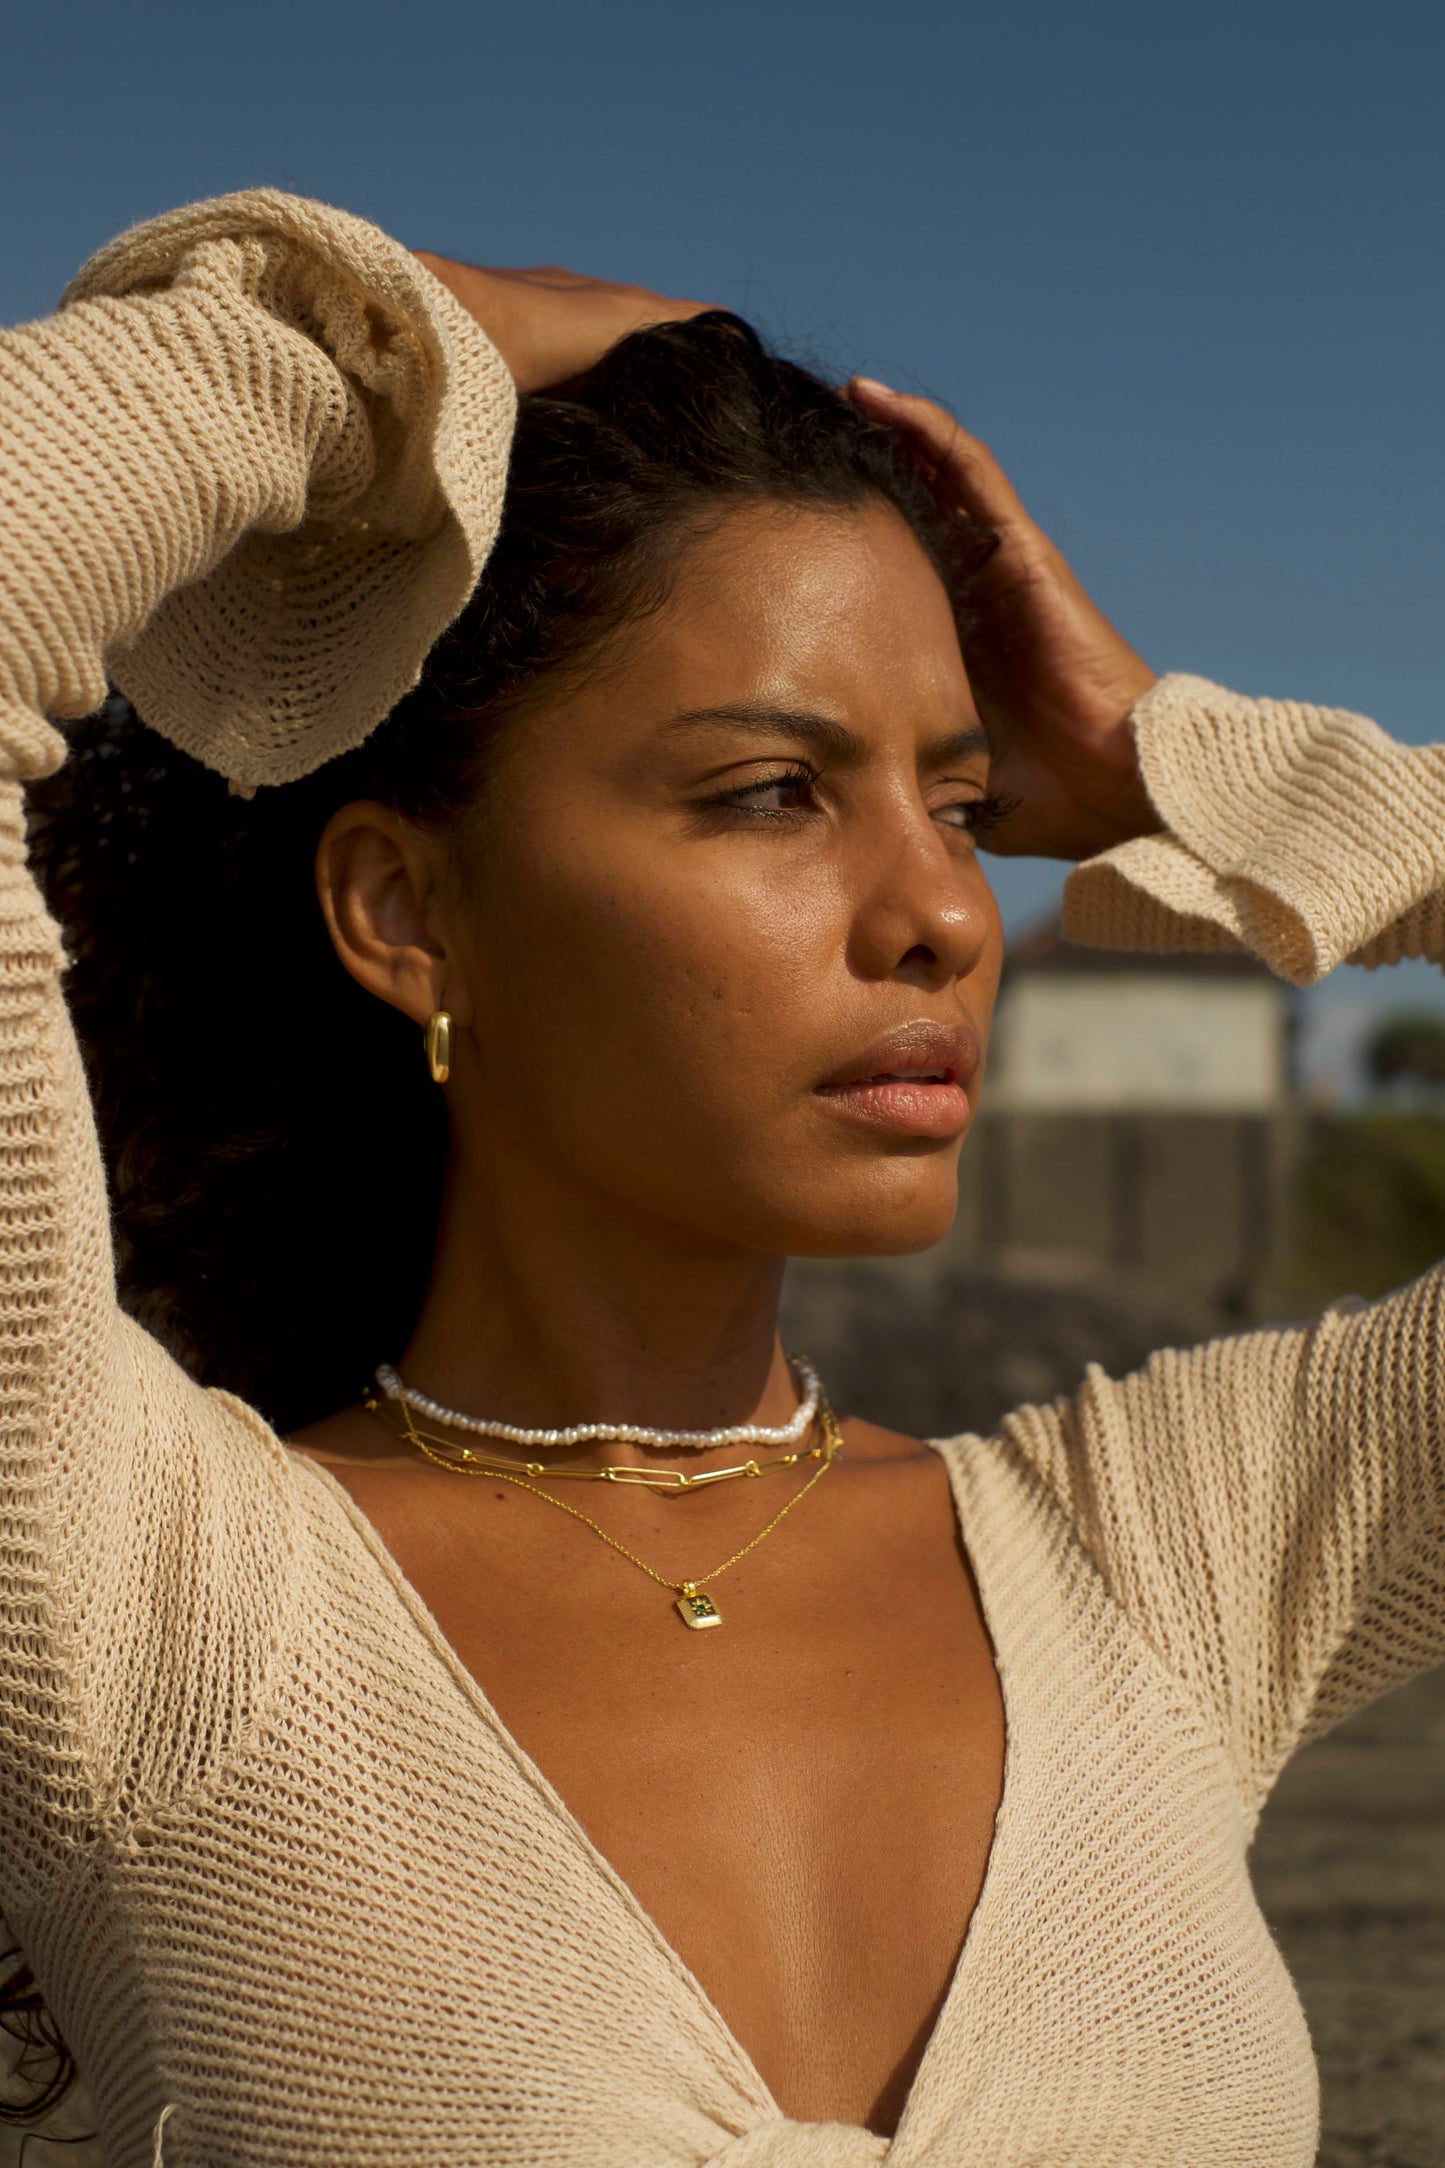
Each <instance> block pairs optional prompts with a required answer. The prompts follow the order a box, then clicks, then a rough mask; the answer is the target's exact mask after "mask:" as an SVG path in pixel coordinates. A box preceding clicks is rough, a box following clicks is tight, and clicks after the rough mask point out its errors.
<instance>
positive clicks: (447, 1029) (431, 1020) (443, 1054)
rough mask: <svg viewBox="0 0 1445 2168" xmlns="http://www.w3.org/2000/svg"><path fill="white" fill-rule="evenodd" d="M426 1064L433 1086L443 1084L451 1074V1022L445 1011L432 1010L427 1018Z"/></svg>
mask: <svg viewBox="0 0 1445 2168" xmlns="http://www.w3.org/2000/svg"><path fill="white" fill-rule="evenodd" d="M426 1064H427V1067H428V1068H429V1069H430V1071H431V1080H432V1082H433V1084H445V1082H446V1080H447V1078H448V1077H449V1076H450V1075H451V1073H452V1020H451V1018H450V1017H449V1016H448V1014H447V1012H446V1010H445V1009H433V1010H432V1013H431V1015H430V1016H429V1017H428V1018H427V1023H426Z"/></svg>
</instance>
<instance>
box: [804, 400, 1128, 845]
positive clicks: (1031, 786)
mask: <svg viewBox="0 0 1445 2168" xmlns="http://www.w3.org/2000/svg"><path fill="white" fill-rule="evenodd" d="M845 388H846V391H847V394H848V396H849V398H850V399H851V400H852V401H853V403H854V405H855V406H856V407H857V408H858V410H859V412H860V413H863V414H866V415H867V417H868V419H869V420H870V421H878V422H886V423H888V424H889V426H890V427H892V428H894V429H896V430H898V432H899V434H900V435H901V436H903V437H904V438H905V439H906V441H907V442H908V443H909V445H910V446H911V447H912V449H913V450H914V452H915V453H916V454H917V455H918V458H919V459H920V461H921V462H922V464H923V466H924V468H925V469H926V471H927V472H928V474H929V476H930V478H931V479H932V481H933V484H934V487H935V488H936V489H937V490H938V491H939V493H940V494H941V496H942V497H943V499H944V501H945V503H948V504H951V505H954V506H956V507H957V508H958V509H959V510H960V511H962V512H966V513H967V514H969V516H970V517H971V518H973V519H975V520H977V521H978V522H979V524H980V525H981V526H984V527H991V528H992V529H993V530H994V532H995V533H996V534H997V536H998V538H999V546H998V548H997V550H996V551H995V552H994V554H993V556H992V557H991V558H990V559H989V561H988V563H987V564H986V565H985V566H984V568H983V570H982V572H981V573H979V574H978V576H977V578H976V579H975V581H974V583H973V585H972V586H971V588H970V590H969V601H970V602H971V603H972V604H973V606H974V607H975V609H976V610H977V613H978V616H977V624H976V627H975V629H974V631H973V632H972V633H970V635H969V637H968V639H967V641H966V643H965V647H964V661H965V663H966V665H967V668H968V675H969V682H970V684H971V685H972V687H973V691H974V698H975V699H976V700H977V702H978V710H979V717H980V720H981V721H982V723H983V725H984V728H985V729H986V730H987V732H988V734H989V739H990V742H991V744H992V746H993V761H992V764H991V768H990V774H989V788H990V790H991V791H996V792H997V793H998V794H999V795H1000V796H1001V797H1005V798H1012V799H1016V800H1017V801H1018V807H1017V811H1016V812H1014V813H1012V814H1010V815H1009V817H1008V818H1007V819H1006V820H1004V821H1003V822H1001V823H1000V825H999V826H998V827H997V828H996V829H994V830H993V832H992V834H991V835H990V838H989V842H988V846H987V847H988V849H990V850H993V851H999V852H1003V853H1005V854H1007V855H1009V856H1018V855H1022V854H1025V853H1035V854H1037V855H1038V856H1040V857H1045V858H1089V857H1092V855H1093V854H1094V852H1095V851H1101V850H1106V849H1107V848H1108V847H1109V845H1110V844H1113V843H1122V842H1124V841H1125V840H1126V839H1127V838H1128V837H1130V836H1138V835H1151V834H1154V833H1155V832H1157V830H1158V829H1159V827H1160V825H1161V824H1160V821H1159V817H1158V815H1157V814H1156V813H1155V811H1154V808H1153V807H1152V805H1151V804H1150V802H1149V798H1148V794H1147V792H1146V791H1145V789H1144V784H1143V779H1142V778H1141V776H1140V773H1139V764H1138V759H1137V756H1136V752H1135V746H1134V733H1133V731H1132V729H1131V728H1130V724H1129V716H1130V712H1131V710H1132V709H1133V706H1134V703H1135V701H1136V700H1138V699H1139V698H1140V696H1141V695H1142V694H1144V693H1146V692H1147V691H1148V690H1149V687H1150V686H1151V685H1153V684H1155V683H1156V682H1157V678H1156V674H1155V672H1154V671H1152V670H1151V669H1150V668H1149V665H1148V664H1147V663H1146V662H1145V661H1144V660H1143V659H1142V657H1141V656H1139V655H1137V654H1136V653H1135V652H1134V650H1133V648H1132V647H1130V645H1129V643H1128V641H1127V640H1125V639H1124V637H1123V635H1122V634H1121V633H1118V632H1116V631H1115V629H1114V627H1113V626H1112V625H1111V624H1110V623H1109V620H1108V619H1107V618H1106V617H1105V616H1104V614H1103V612H1102V611H1101V610H1099V609H1098V608H1096V606H1095V605H1094V604H1093V603H1092V602H1091V601H1090V600H1089V597H1088V596H1087V595H1086V594H1085V592H1084V590H1083V588H1082V587H1081V586H1080V585H1079V582H1078V581H1077V579H1075V577H1074V575H1073V573H1072V572H1071V571H1070V569H1069V567H1068V565H1067V564H1066V563H1065V561H1064V559H1063V558H1062V557H1061V556H1060V554H1059V552H1058V550H1057V549H1055V547H1054V545H1053V543H1052V542H1051V541H1050V540H1049V538H1048V536H1047V535H1046V534H1043V533H1042V532H1041V531H1040V529H1039V528H1037V527H1036V526H1035V525H1034V523H1033V521H1032V520H1031V519H1030V518H1029V516H1028V514H1027V512H1026V511H1025V510H1024V508H1023V506H1022V505H1021V504H1020V502H1019V500H1018V497H1017V496H1016V495H1015V493H1014V489H1013V486H1012V484H1011V483H1010V482H1009V480H1008V478H1007V476H1006V475H1005V474H1004V472H1003V470H1002V468H1001V467H1000V466H999V464H998V462H997V460H996V459H995V458H994V456H993V454H992V452H990V451H989V449H988V447H987V445H985V444H981V443H980V442H979V440H978V438H977V437H971V436H969V435H968V434H967V433H966V432H965V431H964V430H963V429H962V428H961V427H960V426H959V424H958V423H957V422H956V421H955V420H954V418H953V416H952V415H951V414H949V413H947V412H946V411H945V409H944V408H943V407H941V406H936V405H935V404H934V402H933V401H932V400H931V399H920V398H916V397H914V396H912V395H910V394H908V393H904V392H895V391H890V390H889V389H888V387H887V386H886V385H882V384H875V383H874V382H873V380H872V379H871V378H870V377H853V378H851V379H850V381H849V383H848V384H847V386H846V387H845Z"/></svg>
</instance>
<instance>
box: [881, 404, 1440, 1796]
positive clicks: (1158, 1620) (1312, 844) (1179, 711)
mask: <svg viewBox="0 0 1445 2168" xmlns="http://www.w3.org/2000/svg"><path fill="white" fill-rule="evenodd" d="M868 396H869V395H868V394H867V393H864V394H863V397H864V399H865V400H868ZM869 403H870V404H871V405H872V406H873V407H874V408H875V409H876V410H877V411H878V412H879V413H880V414H883V413H887V414H888V415H889V417H890V419H893V420H895V421H896V422H897V424H898V425H899V426H901V427H903V428H905V429H907V430H908V431H909V432H910V434H911V435H912V437H913V439H914V441H915V442H916V443H917V444H918V446H919V448H920V450H921V451H922V452H923V453H924V455H925V456H926V457H927V458H928V459H929V460H930V462H931V464H932V466H933V467H934V469H935V471H936V473H937V474H938V476H939V478H940V482H941V484H942V486H944V487H946V488H947V487H951V488H953V489H954V490H955V491H956V493H957V495H958V497H959V499H960V501H961V502H962V503H964V504H965V505H966V507H967V509H968V510H969V511H970V512H971V513H972V514H973V515H974V516H975V517H979V516H982V517H984V518H987V519H989V520H991V521H992V522H993V524H994V525H995V526H996V527H997V529H998V531H999V533H1000V537H1001V544H1000V549H999V551H998V553H997V556H996V559H995V562H994V565H993V568H992V571H991V574H990V575H989V577H988V578H987V579H986V581H985V583H984V588H983V591H982V593H981V594H980V597H979V602H980V617H979V625H978V631H977V633H976V635H975V638H974V641H973V643H972V648H971V652H970V658H969V659H970V672H971V674H972V675H973V676H974V678H975V686H976V690H977V693H978V697H979V703H980V708H981V710H982V712H983V714H984V717H985V720H986V721H987V722H988V725H989V728H990V731H991V733H992V734H993V735H994V737H995V751H996V758H995V763H994V766H995V774H994V777H993V784H992V787H994V788H996V789H998V788H1002V789H1009V788H1012V789H1013V791H1014V792H1015V794H1016V796H1017V798H1018V810H1017V812H1016V814H1015V816H1014V818H1013V820H1012V821H1011V822H1010V823H1009V824H1008V825H1007V827H1006V828H1005V830H1004V831H1003V838H1002V840H1003V843H1004V847H1005V848H1007V849H1010V850H1041V851H1047V852H1051V853H1053V854H1054V855H1058V856H1064V857H1074V858H1077V859H1079V860H1081V861H1082V862H1081V863H1080V864H1079V865H1078V866H1077V868H1076V870H1075V871H1074V872H1073V873H1072V874H1071V875H1070V876H1069V880H1068V882H1067V884H1066V887H1065V892H1064V898H1065V900H1064V924H1065V929H1066V931H1067V932H1068V934H1069V935H1070V936H1071V937H1072V938H1073V939H1074V940H1077V941H1086V942H1094V943H1098V944H1101V945H1103V946H1107V947H1117V948H1151V949H1175V950H1191V949H1192V950H1200V949H1221V948H1243V949H1248V950H1250V951H1252V952H1253V953H1254V954H1256V955H1258V956H1259V957H1261V958H1262V960H1263V961H1264V962H1266V963H1267V964H1268V965H1269V966H1270V968H1271V969H1272V970H1273V971H1275V972H1276V973H1278V974H1279V975H1280V976H1281V977H1283V978H1286V979H1289V980H1292V981H1293V982H1294V983H1295V984H1298V985H1304V984H1309V983H1311V982H1312V981H1314V980H1316V979H1319V978H1321V977H1322V976H1323V975H1324V974H1325V973H1326V972H1327V971H1329V970H1331V969H1332V968H1333V967H1334V966H1335V965H1336V964H1339V963H1342V962H1345V961H1351V962H1357V963H1367V964H1377V963H1386V962H1392V961H1395V960H1398V959H1399V958H1402V957H1405V956H1422V957H1427V958H1430V959H1431V960H1433V961H1434V962H1436V963H1440V964H1445V746H1439V745H1435V746H1425V747H1419V748H1411V747H1406V746H1402V745H1398V744H1396V743H1395V742H1394V741H1393V740H1392V739H1390V738H1388V737H1387V736H1386V735H1385V733H1384V732H1383V731H1381V730H1379V729H1377V728H1376V726H1375V725H1374V724H1373V723H1371V722H1367V721H1366V720H1365V719H1364V718H1363V717H1361V716H1357V715H1350V714H1345V713H1342V712H1340V711H1337V710H1333V709H1324V708H1318V707H1310V706H1307V705H1303V704H1301V703H1296V702H1288V701H1276V700H1251V699H1246V698H1244V697H1242V696H1241V695H1239V694H1236V693H1230V692H1225V691H1223V690H1222V689H1221V688H1220V687H1219V686H1217V685H1211V684H1209V683H1207V682H1206V681H1205V680H1203V679H1201V678H1195V677H1183V676H1172V677H1165V678H1161V679H1158V680H1156V679H1155V678H1154V676H1153V674H1152V672H1150V671H1149V670H1148V669H1147V666H1145V665H1144V664H1143V663H1142V662H1141V661H1140V659H1139V657H1138V656H1136V655H1135V654H1134V653H1133V650H1132V649H1130V648H1129V647H1128V646H1127V645H1126V643H1125V642H1124V641H1123V640H1122V639H1121V638H1120V637H1119V635H1118V634H1117V633H1116V632H1115V631H1114V630H1113V628H1112V627H1111V626H1110V625H1108V623H1107V621H1106V620H1105V619H1104V618H1103V617H1102V616H1101V615H1100V613H1099V612H1098V611H1097V610H1096V609H1095V608H1094V606H1093V604H1092V603H1091V602H1090V601H1089V599H1088V597H1087V596H1086V595H1085V594H1084V593H1083V591H1082V589H1080V587H1079V585H1078V582H1077V581H1076V580H1075V579H1074V578H1073V575H1072V574H1071V573H1070V572H1069V569H1068V567H1067V566H1066V565H1065V564H1064V563H1063V561H1062V559H1061V558H1060V557H1059V555H1058V552H1057V551H1056V550H1054V549H1053V547H1052V545H1051V544H1050V543H1049V542H1048V540H1047V538H1046V537H1045V536H1043V535H1041V534H1040V533H1039V531H1038V529H1037V528H1035V527H1034V526H1033V525H1032V523H1031V522H1030V521H1029V519H1028V516H1027V514H1026V513H1025V512H1024V510H1023V507H1022V506H1021V505H1020V504H1019V502H1018V499H1017V498H1016V497H1015V496H1014V494H1013V492H1012V490H1011V489H1010V488H1009V486H1008V483H1007V482H1006V480H1005V479H1004V477H1003V476H1002V475H1001V474H1000V472H999V470H998V467H997V465H996V463H995V462H994V461H993V460H992V458H991V456H990V455H989V453H988V452H987V450H986V448H985V447H984V446H982V445H980V444H979V443H978V442H977V440H976V439H974V438H971V437H968V436H967V435H966V434H965V433H964V432H962V431H961V430H959V429H958V427H957V425H956V424H955V423H953V422H951V420H950V419H949V417H947V416H946V415H944V414H943V413H942V412H941V410H940V409H938V408H936V407H931V406H929V405H928V404H927V402H923V401H917V400H898V399H893V398H890V399H878V398H874V399H872V400H871V401H870V402H869ZM1002 1437H1003V1442H1004V1445H1005V1447H1006V1450H1007V1451H1008V1452H1009V1453H1010V1454H1011V1455H1012V1456H1013V1457H1014V1458H1015V1460H1016V1463H1017V1466H1018V1468H1019V1470H1020V1473H1021V1474H1022V1475H1023V1476H1024V1477H1025V1478H1026V1479H1027V1480H1028V1481H1030V1482H1037V1481H1039V1480H1042V1482H1043V1484H1044V1486H1045V1488H1046V1490H1047V1492H1048V1493H1049V1494H1050V1495H1051V1496H1052V1498H1053V1499H1054V1501H1055V1503H1056V1506H1057V1508H1058V1512H1059V1529H1060V1540H1064V1541H1068V1542H1071V1543H1082V1545H1083V1546H1084V1547H1085V1549H1086V1550H1087V1551H1088V1552H1089V1554H1090V1556H1091V1558H1092V1560H1093V1562H1094V1564H1095V1566H1096V1567H1097V1569H1098V1571H1099V1572H1100V1573H1101V1575H1102V1576H1103V1578H1104V1580H1105V1582H1106V1585H1107V1586H1108V1587H1109V1589H1110V1590H1111V1592H1112V1593H1113V1595H1114V1596H1115V1598H1116V1600H1117V1601H1118V1602H1119V1603H1120V1604H1121V1605H1122V1606H1123V1607H1124V1608H1125V1609H1126V1610H1127V1611H1128V1612H1129V1613H1130V1614H1131V1615H1132V1616H1133V1617H1135V1618H1136V1619H1137V1620H1139V1622H1140V1623H1141V1624H1142V1625H1143V1627H1144V1629H1145V1631H1146V1632H1147V1634H1148V1635H1149V1637H1150V1639H1151V1640H1152V1641H1153V1643H1154V1646H1155V1648H1156V1649H1157V1650H1158V1652H1159V1653H1160V1655H1161V1657H1162V1658H1163V1659H1164V1661H1165V1662H1166V1663H1168V1664H1169V1665H1170V1667H1171V1668H1172V1669H1173V1670H1174V1671H1175V1672H1176V1674H1177V1675H1178V1677H1179V1678H1180V1679H1181V1680H1182V1681H1183V1682H1184V1683H1185V1684H1186V1685H1187V1687H1188V1688H1189V1690H1190V1692H1191V1693H1192V1694H1193V1695H1194V1696H1195V1698H1196V1699H1197V1701H1198V1703H1199V1704H1200V1706H1201V1707H1202V1708H1203V1709H1204V1710H1205V1712H1206V1713H1207V1716H1208V1719H1209V1721H1210V1723H1211V1724H1212V1726H1213V1727H1214V1729H1215V1731H1216V1733H1217V1735H1218V1737H1219V1738H1220V1739H1221V1741H1222V1742H1223V1743H1224V1744H1225V1746H1226V1747H1227V1749H1228V1751H1229V1753H1230V1756H1231V1758H1232V1760H1233V1763H1234V1766H1235V1769H1236V1772H1237V1775H1238V1781H1239V1785H1240V1789H1241V1794H1242V1796H1243V1797H1244V1799H1245V1801H1246V1803H1247V1805H1248V1806H1249V1807H1250V1808H1251V1809H1253V1808H1255V1807H1257V1806H1258V1805H1259V1803H1260V1802H1261V1800H1262V1799H1263V1797H1264V1795H1265V1793H1266V1792H1267V1790H1268V1788H1269V1785H1270V1784H1271V1783H1272V1781H1273V1779H1274V1777H1275V1776H1276V1774H1277V1773H1278V1771H1279V1769H1280V1767H1281V1766H1282V1765H1283V1763H1284V1761H1285V1760H1286V1759H1287V1757H1288V1755H1289V1754H1290V1753H1291V1751H1292V1750H1293V1749H1294V1747H1295V1746H1296V1745H1298V1743H1299V1742H1300V1741H1301V1740H1302V1739H1303V1738H1305V1737H1307V1736H1309V1735H1310V1734H1311V1733H1312V1732H1315V1731H1319V1730H1323V1729H1325V1728H1326V1727H1328V1726H1329V1725H1330V1724H1333V1723H1335V1722H1337V1721H1338V1720H1339V1719H1340V1718H1341V1717H1343V1716H1345V1715H1347V1714H1348V1713H1349V1712H1350V1710H1352V1709H1354V1708H1357V1707H1359V1706H1360V1705H1361V1704H1362V1703H1365V1702H1368V1701H1369V1700H1371V1699H1373V1698H1374V1697H1375V1696H1377V1695H1379V1694H1382V1693H1384V1692H1386V1691H1387V1690H1388V1689H1389V1688H1390V1687H1391V1686H1393V1685H1395V1684H1397V1683H1399V1682H1400V1681H1401V1680H1403V1679H1405V1678H1408V1677H1409V1676H1410V1675H1411V1674H1412V1673H1414V1672H1417V1671H1421V1670H1424V1669H1426V1668H1428V1667H1429V1666H1430V1665H1431V1664H1434V1663H1438V1662H1441V1661H1445V1265H1442V1266H1437V1267H1436V1268H1435V1269H1434V1270H1433V1271H1431V1272H1429V1273H1427V1274H1426V1275H1425V1276H1424V1277H1423V1278H1422V1279H1420V1280H1419V1281H1417V1282H1416V1283H1415V1284H1414V1285H1412V1286H1410V1287H1407V1288H1404V1289H1402V1290H1401V1291H1400V1292H1399V1293H1397V1294H1394V1295H1391V1296H1388V1297H1386V1298H1385V1299H1384V1300H1382V1301H1379V1302H1375V1303H1370V1304H1365V1303H1361V1302H1358V1301H1357V1300H1355V1299H1354V1298H1345V1299H1344V1300H1342V1301H1341V1302H1339V1303H1337V1304H1334V1305H1332V1307H1331V1308H1330V1310H1329V1311H1328V1312H1327V1313H1326V1315H1325V1316H1324V1317H1322V1318H1321V1319H1319V1320H1318V1321H1317V1322H1316V1323H1314V1324H1311V1325H1309V1326H1305V1327H1299V1328H1293V1329H1284V1330H1270V1331H1261V1332H1256V1333H1248V1334H1242V1335H1239V1336H1236V1337H1231V1338H1227V1339H1222V1340H1219V1341H1216V1342H1214V1343H1212V1344H1210V1345H1208V1346H1205V1347H1199V1348H1192V1349H1187V1350H1183V1351H1176V1350H1165V1351H1163V1352H1161V1353H1159V1354H1157V1355H1155V1356H1154V1357H1152V1358H1151V1360H1150V1361H1149V1362H1148V1363H1147V1364H1146V1365H1145V1367H1144V1368H1143V1369H1142V1370H1141V1371H1139V1372H1138V1373H1137V1374H1136V1375H1134V1376H1132V1377H1128V1378H1125V1379H1123V1380H1122V1381H1115V1380H1113V1379H1111V1378H1109V1377H1107V1376H1105V1375H1104V1373H1103V1372H1102V1371H1101V1370H1098V1369H1094V1370H1092V1371H1091V1372H1090V1374H1089V1376H1088V1378H1087V1380H1086V1383H1085V1385H1084V1386H1083V1388H1082V1390H1081V1391H1080V1392H1079V1393H1078V1394H1077V1395H1076V1396H1075V1397H1074V1398H1072V1399H1071V1400H1067V1401H1062V1402H1060V1403H1058V1404H1057V1405H1055V1406H1053V1407H1050V1408H1025V1409H1021V1410H1019V1411H1018V1412H1017V1413H1016V1414H1014V1415H1012V1416H1010V1417H1009V1418H1008V1420H1007V1421H1006V1422H1005V1424H1004V1425H1003V1430H1002Z"/></svg>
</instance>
